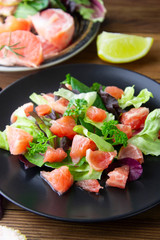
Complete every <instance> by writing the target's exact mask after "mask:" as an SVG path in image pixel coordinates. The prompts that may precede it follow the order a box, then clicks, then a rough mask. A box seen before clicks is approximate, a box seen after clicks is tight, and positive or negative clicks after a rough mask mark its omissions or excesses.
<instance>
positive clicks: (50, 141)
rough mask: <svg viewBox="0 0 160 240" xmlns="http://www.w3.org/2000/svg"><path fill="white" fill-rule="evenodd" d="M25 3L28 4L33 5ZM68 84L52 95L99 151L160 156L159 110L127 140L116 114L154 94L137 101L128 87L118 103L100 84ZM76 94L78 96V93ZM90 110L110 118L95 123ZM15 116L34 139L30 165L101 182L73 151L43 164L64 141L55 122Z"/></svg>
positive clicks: (39, 97) (38, 98) (0, 143)
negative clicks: (126, 150)
mask: <svg viewBox="0 0 160 240" xmlns="http://www.w3.org/2000/svg"><path fill="white" fill-rule="evenodd" d="M26 2H27V4H28V3H29V2H32V1H26ZM24 3H25V1H24ZM66 83H67V84H70V85H71V87H72V89H73V91H72V90H69V89H66V88H64V87H62V85H61V87H60V88H59V90H58V91H55V92H53V95H54V96H56V97H63V98H65V99H67V100H68V101H69V104H68V106H67V107H66V111H65V112H64V114H63V116H72V117H73V119H76V125H75V126H74V128H73V131H74V132H75V133H77V134H79V135H82V136H85V137H87V138H88V139H90V140H92V141H93V142H94V143H95V144H96V147H97V148H98V150H97V151H103V152H113V151H115V150H116V151H117V149H119V147H121V146H125V147H126V146H127V144H128V143H130V144H133V145H135V146H137V147H138V148H139V149H140V150H141V151H142V152H143V153H144V154H151V155H155V156H158V155H160V139H159V138H158V137H159V131H160V109H155V110H154V111H152V112H150V113H149V114H148V116H147V118H146V120H145V124H144V128H143V130H141V131H140V132H139V133H137V134H136V135H134V136H132V137H131V138H130V139H128V138H127V135H126V133H124V132H122V131H120V130H119V129H118V128H117V124H118V123H119V122H118V121H117V120H115V119H116V114H115V109H116V111H117V112H122V111H121V110H122V108H123V109H125V110H126V108H127V107H129V106H134V107H135V108H138V107H140V106H141V105H142V104H144V103H146V102H147V101H148V100H149V98H150V97H153V95H152V93H151V92H149V91H148V90H147V89H143V90H141V91H140V93H139V94H138V96H136V97H135V96H134V86H132V87H127V88H126V89H125V90H124V94H123V96H122V98H121V99H119V100H118V101H117V100H116V99H114V97H113V96H109V94H108V93H105V92H104V86H101V85H100V84H99V83H95V84H93V85H92V86H91V87H88V86H86V85H85V84H84V83H82V82H80V81H79V80H77V79H75V78H74V77H72V76H71V75H70V74H67V75H66V79H65V80H64V81H63V82H62V83H61V84H66ZM75 90H76V91H77V93H75ZM29 98H30V99H31V100H32V101H33V102H34V103H35V104H36V105H44V104H49V103H48V101H47V100H46V99H45V98H44V97H43V94H37V93H32V94H31V95H30V96H29ZM55 102H56V100H55ZM90 106H96V107H98V108H101V109H103V110H105V112H106V116H107V117H106V118H105V119H104V120H103V121H102V122H96V121H93V120H92V119H90V118H89V117H88V116H87V114H86V113H87V110H88V108H89V107H90ZM106 106H107V107H106ZM113 109H114V111H113ZM117 109H118V110H117ZM126 111H127V110H126ZM14 114H15V115H16V117H17V120H16V121H15V122H14V123H11V126H13V127H15V128H20V129H23V130H24V131H26V132H28V133H29V134H30V135H32V136H33V141H32V142H30V146H29V147H28V148H27V151H26V152H25V154H24V157H25V158H26V159H27V160H28V161H29V162H31V163H33V164H35V165H36V166H38V167H42V166H46V167H49V168H59V167H61V166H68V168H69V170H70V172H71V174H72V175H73V177H74V180H75V181H79V180H86V179H101V175H102V171H96V170H94V169H93V168H92V167H91V166H90V164H89V162H88V161H87V159H86V157H82V158H81V159H80V161H79V162H78V163H77V164H75V163H74V162H73V161H72V159H71V156H70V147H69V149H68V150H67V151H66V152H67V157H66V158H65V159H64V160H63V161H61V162H52V163H50V162H44V155H45V152H46V150H47V147H48V146H50V147H52V148H58V147H60V141H61V140H62V139H63V137H58V136H57V135H54V134H53V133H52V131H51V130H50V126H51V124H52V119H51V118H50V116H49V114H48V115H46V116H45V117H40V116H38V114H37V113H36V112H35V111H33V112H30V113H29V114H30V116H29V117H26V115H25V111H24V109H23V108H22V107H19V108H17V110H16V111H14ZM120 116H121V115H120ZM71 143H72V141H71ZM0 148H2V149H5V150H8V151H9V144H8V139H7V135H6V130H4V131H3V132H2V131H1V132H0Z"/></svg>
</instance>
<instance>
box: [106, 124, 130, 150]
mask: <svg viewBox="0 0 160 240" xmlns="http://www.w3.org/2000/svg"><path fill="white" fill-rule="evenodd" d="M116 124H118V121H115V120H111V121H109V122H104V123H103V125H102V134H103V135H104V139H105V140H111V141H112V145H118V144H123V146H124V147H126V146H127V141H128V138H127V135H126V133H124V132H122V131H120V130H119V129H118V128H117V126H116Z"/></svg>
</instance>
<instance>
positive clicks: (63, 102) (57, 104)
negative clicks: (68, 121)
mask: <svg viewBox="0 0 160 240" xmlns="http://www.w3.org/2000/svg"><path fill="white" fill-rule="evenodd" d="M43 97H44V98H45V99H46V100H47V101H48V104H49V106H50V107H51V108H52V109H53V110H54V111H55V112H58V113H61V114H64V112H65V111H66V110H67V105H68V103H69V101H68V100H67V99H65V98H60V99H58V100H57V101H55V99H54V95H53V96H51V95H49V94H43Z"/></svg>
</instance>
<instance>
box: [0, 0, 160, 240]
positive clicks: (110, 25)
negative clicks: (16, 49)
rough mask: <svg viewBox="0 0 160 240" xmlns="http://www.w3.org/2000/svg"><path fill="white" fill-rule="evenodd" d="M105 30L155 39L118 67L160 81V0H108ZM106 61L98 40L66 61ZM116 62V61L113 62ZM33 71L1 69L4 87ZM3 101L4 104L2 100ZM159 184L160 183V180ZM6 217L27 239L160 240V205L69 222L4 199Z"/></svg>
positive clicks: (0, 75)
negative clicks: (140, 55)
mask: <svg viewBox="0 0 160 240" xmlns="http://www.w3.org/2000/svg"><path fill="white" fill-rule="evenodd" d="M105 6H106V8H107V10H108V12H107V15H106V19H105V21H104V22H103V23H102V24H101V28H100V31H99V32H100V33H101V32H102V31H109V32H119V33H129V34H137V35H141V36H150V37H153V38H154V43H153V46H152V48H151V50H150V52H149V53H148V54H147V56H145V57H144V58H142V59H140V60H138V61H135V62H132V63H128V64H122V65H121V64H118V65H116V66H119V67H123V68H126V69H129V70H133V71H136V72H138V73H142V74H145V75H147V76H148V77H150V78H152V79H154V80H156V81H158V82H160V1H159V0H152V1H151V0H138V1H134V0H108V1H105ZM68 63H97V64H108V63H105V62H102V61H101V60H100V59H99V58H98V56H97V52H96V39H95V40H94V41H93V42H92V43H91V44H90V45H89V46H88V47H87V48H86V49H84V50H83V51H82V52H81V53H79V54H78V55H77V56H75V57H73V58H72V59H70V60H68V61H66V62H65V64H68ZM112 65H114V64H112ZM28 74H29V72H20V73H6V72H5V73H3V72H0V87H2V88H5V87H7V86H8V85H9V84H11V83H13V82H14V81H16V80H17V79H19V78H21V77H24V76H26V75H28ZM1 104H2V103H1ZM157 184H158V183H157ZM3 204H4V208H5V211H4V216H3V218H2V220H1V223H0V224H1V225H6V226H8V227H14V228H16V229H19V230H21V232H22V233H23V234H26V237H27V239H29V240H36V239H44V240H48V239H57V240H58V239H68V240H69V239H74V240H78V239H83V240H84V239H87V240H89V239H92V240H99V239H101V240H102V239H110V240H120V239H123V240H126V239H160V205H157V206H155V207H153V208H152V209H150V210H148V211H146V212H144V213H141V214H138V215H136V216H134V217H130V218H127V219H123V220H118V221H114V222H103V223H94V224H93V223H92V224H89V223H87V224H86V223H85V224H82V223H68V222H61V221H55V220H52V219H48V218H45V217H41V216H38V215H35V214H33V213H30V212H28V211H26V210H23V209H22V208H19V207H18V206H16V205H14V204H12V203H11V202H9V201H8V200H6V199H4V201H3Z"/></svg>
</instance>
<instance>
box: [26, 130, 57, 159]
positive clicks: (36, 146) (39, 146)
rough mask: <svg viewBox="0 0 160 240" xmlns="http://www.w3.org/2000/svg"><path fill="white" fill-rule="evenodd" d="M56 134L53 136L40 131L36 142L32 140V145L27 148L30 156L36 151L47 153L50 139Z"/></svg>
mask: <svg viewBox="0 0 160 240" xmlns="http://www.w3.org/2000/svg"><path fill="white" fill-rule="evenodd" d="M54 137H55V136H52V137H49V138H48V137H46V136H45V134H44V133H43V132H40V133H39V134H38V137H37V141H36V142H30V144H29V145H30V147H28V148H27V150H28V154H29V155H30V156H33V155H34V154H36V153H42V154H43V153H45V152H46V150H47V146H48V141H49V140H51V139H52V138H54Z"/></svg>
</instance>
